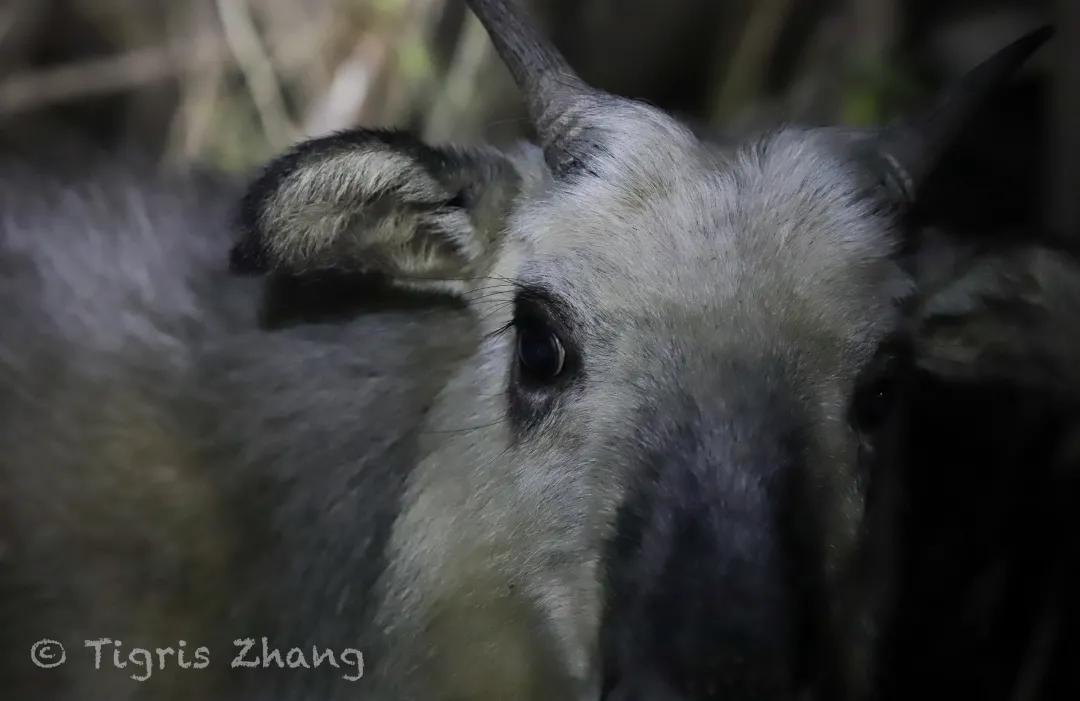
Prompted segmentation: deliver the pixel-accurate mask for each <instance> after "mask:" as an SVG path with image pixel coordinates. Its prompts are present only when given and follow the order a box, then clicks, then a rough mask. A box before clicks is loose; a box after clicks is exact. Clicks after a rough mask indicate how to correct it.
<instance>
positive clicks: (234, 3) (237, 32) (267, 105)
mask: <svg viewBox="0 0 1080 701" xmlns="http://www.w3.org/2000/svg"><path fill="white" fill-rule="evenodd" d="M217 8H218V15H219V16H220V18H221V24H222V27H223V28H224V30H225V41H226V42H227V43H228V45H229V49H230V51H231V52H232V55H233V58H234V59H235V60H236V63H237V65H239V66H240V70H241V71H242V72H243V73H244V80H245V81H246V82H247V85H248V90H250V91H251V97H252V100H253V101H254V102H255V108H256V110H257V111H258V114H259V121H260V123H261V124H262V127H263V131H264V132H265V133H266V138H267V140H268V141H269V142H270V143H271V144H272V145H273V146H275V147H284V146H286V145H288V144H289V143H291V142H292V141H293V139H294V138H295V134H296V128H295V127H294V125H293V124H292V121H291V120H290V119H289V112H288V110H287V109H286V108H285V100H284V98H283V97H282V92H281V85H280V84H279V82H278V79H277V74H276V73H275V72H274V64H273V62H272V61H271V60H270V57H269V55H268V54H267V53H266V50H265V49H264V48H263V45H262V40H261V39H260V38H259V32H258V30H257V29H256V27H255V23H254V21H253V20H252V18H251V10H250V8H249V7H248V4H247V1H246V0H217Z"/></svg>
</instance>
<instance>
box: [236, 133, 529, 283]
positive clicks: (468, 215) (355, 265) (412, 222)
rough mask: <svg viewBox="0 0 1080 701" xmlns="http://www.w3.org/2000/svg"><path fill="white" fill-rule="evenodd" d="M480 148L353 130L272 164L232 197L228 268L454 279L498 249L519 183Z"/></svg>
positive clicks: (508, 167)
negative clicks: (237, 201)
mask: <svg viewBox="0 0 1080 701" xmlns="http://www.w3.org/2000/svg"><path fill="white" fill-rule="evenodd" d="M520 181H521V178H520V177H519V176H518V174H517V171H516V169H515V167H514V164H513V163H512V162H511V161H510V160H509V159H508V158H506V157H505V156H503V155H502V154H500V153H498V152H497V151H494V150H490V149H472V150H462V149H451V148H435V147H431V146H428V145H426V144H423V143H422V142H420V141H419V140H417V139H415V138H414V137H412V136H410V135H408V134H404V133H401V132H392V131H372V130H356V131H350V132H343V133H340V134H335V135H333V136H329V137H325V138H321V139H315V140H312V141H308V142H306V143H303V144H301V145H299V146H297V147H296V148H294V149H293V150H292V151H291V152H289V153H287V154H286V155H284V156H282V157H280V158H278V159H277V160H275V161H273V162H272V163H270V164H269V165H268V166H267V167H266V169H265V170H264V171H263V173H262V174H261V175H260V176H259V177H258V178H257V179H256V180H255V181H254V182H253V183H252V184H251V186H250V187H249V189H248V192H247V194H246V196H245V197H244V200H243V202H242V204H241V210H240V217H239V228H240V230H241V239H240V241H239V242H238V243H237V245H236V246H235V247H234V249H233V251H232V253H231V259H230V265H231V267H232V269H233V270H235V271H237V272H267V271H282V272H288V273H303V272H310V271H316V270H328V269H333V270H339V271H340V270H343V271H348V272H373V273H380V274H383V275H386V276H387V277H389V278H390V279H392V280H403V281H410V280H413V281H419V283H420V284H423V283H424V282H425V281H432V282H434V281H435V280H438V279H460V278H461V277H463V276H466V275H470V274H476V272H478V271H479V270H480V269H482V268H483V266H484V264H485V263H486V262H487V261H489V259H490V257H491V255H492V254H493V252H494V249H495V248H497V244H498V237H499V234H501V231H502V227H503V224H504V220H505V218H506V216H507V214H508V212H509V209H510V206H511V204H512V200H513V199H514V197H515V196H516V194H517V192H518V190H519V188H520Z"/></svg>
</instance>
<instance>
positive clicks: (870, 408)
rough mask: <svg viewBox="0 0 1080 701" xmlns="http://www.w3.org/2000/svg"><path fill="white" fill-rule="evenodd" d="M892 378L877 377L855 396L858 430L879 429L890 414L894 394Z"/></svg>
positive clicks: (894, 388)
mask: <svg viewBox="0 0 1080 701" xmlns="http://www.w3.org/2000/svg"><path fill="white" fill-rule="evenodd" d="M895 385H896V382H895V380H894V378H893V377H892V376H883V377H879V378H877V379H876V380H874V382H872V383H870V384H868V385H867V386H865V387H863V388H862V389H860V390H859V392H858V394H856V396H855V406H854V407H853V408H854V410H855V416H854V419H855V425H856V426H858V427H859V428H860V429H864V430H873V429H875V428H879V427H880V426H881V425H882V424H884V423H885V421H886V420H887V419H888V418H889V415H890V414H891V413H892V408H893V403H894V399H895V394H896V391H895V390H896V387H895Z"/></svg>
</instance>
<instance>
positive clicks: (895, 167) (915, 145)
mask: <svg viewBox="0 0 1080 701" xmlns="http://www.w3.org/2000/svg"><path fill="white" fill-rule="evenodd" d="M1053 33H1054V30H1053V28H1051V27H1042V28H1040V29H1037V30H1035V31H1033V32H1031V33H1029V34H1026V35H1025V36H1023V37H1021V38H1020V39H1018V40H1016V41H1015V42H1013V43H1012V44H1009V45H1008V46H1006V47H1005V48H1003V49H1001V50H1000V51H998V52H997V53H996V54H994V55H993V56H992V57H990V58H989V59H987V60H986V61H984V62H983V63H981V64H979V65H978V66H977V67H975V68H974V69H972V70H971V71H970V72H969V73H967V74H966V75H965V76H964V77H962V78H961V79H960V80H959V81H958V82H957V83H956V84H955V85H954V86H953V87H952V88H950V89H948V90H947V91H946V92H945V93H944V94H943V95H942V96H941V97H940V98H938V100H937V101H936V103H935V104H934V105H933V106H932V107H931V108H930V109H929V110H928V111H926V112H925V113H923V114H922V116H921V117H919V118H917V119H915V120H912V121H906V122H901V123H899V124H896V125H894V126H890V127H887V128H886V129H884V130H883V131H882V132H881V135H880V136H879V138H878V140H877V147H878V151H879V154H880V155H881V157H882V158H883V159H884V160H885V161H886V164H885V167H886V168H887V170H889V171H890V175H891V179H892V180H894V181H895V182H894V183H893V184H894V185H896V187H897V189H899V190H901V191H902V196H903V198H904V199H905V200H907V201H908V202H912V201H914V199H915V195H916V193H917V191H918V189H919V187H920V186H921V185H922V183H923V181H924V180H925V179H926V177H927V176H928V175H929V174H930V173H931V172H932V171H933V169H934V167H935V166H936V165H937V163H938V160H939V159H940V157H941V154H942V153H943V152H944V151H945V149H947V148H948V147H949V146H950V144H951V143H952V142H953V140H954V139H955V138H956V137H957V136H958V135H959V134H960V132H961V131H962V130H963V129H964V127H965V126H966V125H967V123H968V121H969V120H970V119H971V117H972V116H974V115H975V113H976V112H977V111H978V110H979V109H980V108H981V107H982V106H983V104H984V103H985V102H986V101H987V99H988V98H990V97H991V96H992V95H993V94H994V92H996V91H997V90H998V89H1000V88H1001V87H1002V86H1003V85H1005V84H1006V83H1007V82H1008V81H1009V79H1010V78H1011V77H1012V75H1013V74H1014V73H1015V72H1016V71H1017V70H1018V69H1019V68H1020V67H1021V66H1022V65H1023V64H1024V62H1025V61H1027V59H1028V58H1029V57H1030V56H1031V55H1032V54H1033V53H1035V51H1036V50H1037V49H1038V48H1039V47H1040V46H1042V45H1043V44H1044V43H1045V42H1046V41H1047V40H1048V39H1049V38H1050V37H1051V36H1052V35H1053Z"/></svg>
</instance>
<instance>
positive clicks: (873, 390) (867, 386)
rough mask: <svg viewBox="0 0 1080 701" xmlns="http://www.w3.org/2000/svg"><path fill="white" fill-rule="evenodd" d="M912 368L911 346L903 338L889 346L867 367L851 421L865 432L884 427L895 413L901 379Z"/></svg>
mask: <svg viewBox="0 0 1080 701" xmlns="http://www.w3.org/2000/svg"><path fill="white" fill-rule="evenodd" d="M909 370H910V349H909V348H908V347H907V346H906V345H905V344H903V343H902V342H900V341H893V342H890V343H888V344H886V345H885V347H884V348H882V350H880V351H879V352H878V355H877V357H876V358H875V359H874V360H873V361H872V362H871V364H870V367H869V368H867V369H866V371H865V372H864V374H863V378H862V379H861V381H860V382H859V386H858V387H857V388H856V391H855V397H854V400H853V401H852V406H851V422H852V424H853V425H854V426H855V427H856V428H858V429H860V430H863V431H874V430H876V429H879V428H881V427H882V426H883V425H884V424H885V423H886V422H887V421H888V420H889V418H890V417H891V416H892V414H893V411H894V409H895V408H896V404H897V399H898V397H897V395H898V394H900V385H901V378H902V377H904V376H905V375H906V373H907V372H908V371H909Z"/></svg>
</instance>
